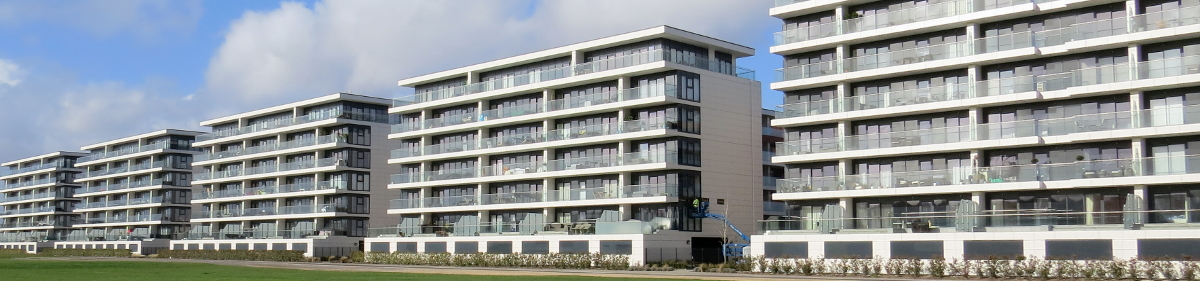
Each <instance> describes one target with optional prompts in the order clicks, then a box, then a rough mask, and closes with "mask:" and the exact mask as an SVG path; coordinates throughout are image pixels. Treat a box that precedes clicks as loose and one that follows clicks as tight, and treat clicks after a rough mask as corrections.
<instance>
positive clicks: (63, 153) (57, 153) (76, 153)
mask: <svg viewBox="0 0 1200 281" xmlns="http://www.w3.org/2000/svg"><path fill="white" fill-rule="evenodd" d="M57 156H79V157H83V156H87V153H86V152H79V151H55V152H51V153H46V154H42V155H38V156H33V157H27V158H21V159H17V160H12V161H8V162H4V163H0V166H10V165H16V164H20V163H22V162H29V161H33V160H39V159H45V158H51V157H57Z"/></svg>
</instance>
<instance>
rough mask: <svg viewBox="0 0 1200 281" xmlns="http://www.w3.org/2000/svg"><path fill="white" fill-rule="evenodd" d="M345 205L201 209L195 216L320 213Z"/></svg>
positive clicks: (341, 209)
mask: <svg viewBox="0 0 1200 281" xmlns="http://www.w3.org/2000/svg"><path fill="white" fill-rule="evenodd" d="M345 211H346V208H345V207H338V206H335V205H333V204H317V205H300V206H282V207H264V208H245V209H229V210H220V211H201V212H199V213H198V214H197V216H196V217H195V218H198V219H217V218H241V217H260V216H276V215H300V214H319V213H333V212H345Z"/></svg>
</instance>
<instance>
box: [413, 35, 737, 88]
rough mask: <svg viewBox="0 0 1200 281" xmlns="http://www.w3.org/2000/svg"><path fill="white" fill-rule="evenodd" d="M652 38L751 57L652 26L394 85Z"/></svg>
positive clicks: (732, 47) (728, 45)
mask: <svg viewBox="0 0 1200 281" xmlns="http://www.w3.org/2000/svg"><path fill="white" fill-rule="evenodd" d="M655 38H666V39H671V40H675V41H679V42H682V43H688V44H693V45H701V46H704V47H708V48H710V49H714V50H717V51H721V52H725V53H729V54H731V55H733V57H734V59H737V58H742V57H748V56H753V55H754V48H750V47H746V46H743V45H739V44H734V43H730V42H729V41H724V40H720V39H716V38H713V37H709V36H705V35H701V34H697V33H694V32H691V31H687V30H683V29H678V28H675V27H671V26H667V25H663V26H657V27H652V28H648V29H643V30H639V31H634V32H629V33H625V34H619V35H614V36H609V37H604V38H600V39H594V40H591V41H585V42H581V43H575V44H571V45H566V46H562V47H557V48H551V49H548V50H542V51H537V52H533V53H528V54H524V55H519V56H514V57H508V58H502V59H498V60H493V61H489V62H485V63H480V64H474V65H470V66H465V67H459V68H455V69H450V70H446V71H440V72H435V73H431V74H426V75H421V76H417V77H412V78H407V79H402V80H400V81H399V82H397V84H398V85H400V86H402V87H412V86H415V85H418V84H424V83H428V82H433V81H438V80H444V79H447V78H453V77H455V76H462V75H464V74H466V73H467V72H473V71H487V70H496V69H502V68H505V67H510V66H515V65H521V64H525V63H529V62H534V61H540V60H545V59H551V58H555V57H561V56H563V55H570V54H571V52H572V51H591V50H599V49H604V48H608V47H614V46H620V45H624V44H629V43H634V42H641V41H646V40H649V39H655Z"/></svg>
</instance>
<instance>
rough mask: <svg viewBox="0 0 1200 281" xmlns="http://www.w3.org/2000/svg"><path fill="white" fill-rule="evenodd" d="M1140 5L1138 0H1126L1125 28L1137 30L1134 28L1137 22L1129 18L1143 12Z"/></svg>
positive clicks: (1130, 30)
mask: <svg viewBox="0 0 1200 281" xmlns="http://www.w3.org/2000/svg"><path fill="white" fill-rule="evenodd" d="M1138 6H1139V5H1138V0H1125V19H1126V21H1125V22H1126V24H1127V25H1126V26H1125V30H1128V32H1135V31H1136V30H1134V27H1135V25H1136V23H1134V22H1133V21H1132V20H1128V19H1131V18H1133V16H1135V15H1137V14H1140V13H1141V11H1140V10H1141V9H1140V8H1139V7H1138Z"/></svg>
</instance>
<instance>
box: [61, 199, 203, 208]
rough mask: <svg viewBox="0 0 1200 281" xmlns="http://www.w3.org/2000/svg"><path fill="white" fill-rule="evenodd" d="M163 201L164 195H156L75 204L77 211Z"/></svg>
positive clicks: (160, 202)
mask: <svg viewBox="0 0 1200 281" xmlns="http://www.w3.org/2000/svg"><path fill="white" fill-rule="evenodd" d="M162 203H163V198H162V196H155V197H150V198H133V199H121V200H106V201H99V202H89V203H80V204H79V205H77V206H75V209H76V211H79V209H97V208H111V207H125V206H137V205H145V204H162ZM166 203H170V204H187V203H177V202H170V200H168V201H167V202H166Z"/></svg>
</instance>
